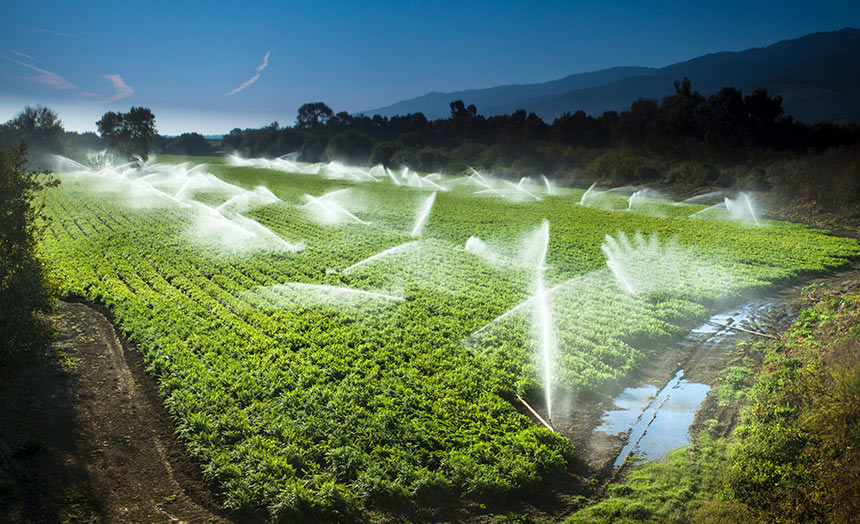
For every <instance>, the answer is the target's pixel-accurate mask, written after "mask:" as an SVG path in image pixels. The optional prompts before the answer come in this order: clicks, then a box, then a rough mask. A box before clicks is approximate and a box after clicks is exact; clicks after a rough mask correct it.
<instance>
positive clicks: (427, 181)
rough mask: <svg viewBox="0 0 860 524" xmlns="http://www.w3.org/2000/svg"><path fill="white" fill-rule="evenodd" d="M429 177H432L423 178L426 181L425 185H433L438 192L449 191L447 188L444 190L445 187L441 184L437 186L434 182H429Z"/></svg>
mask: <svg viewBox="0 0 860 524" xmlns="http://www.w3.org/2000/svg"><path fill="white" fill-rule="evenodd" d="M429 176H430V175H427V176H425V177H424V178H423V180H424V183H425V184H430V185H431V186H433V187H434V188H435V189H436V190H437V191H447V189H446V188H444V187H442V186H440V185H439V184H437V183H436V182H433V181H432V180H429V179H428V177H429Z"/></svg>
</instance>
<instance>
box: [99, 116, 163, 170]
mask: <svg viewBox="0 0 860 524" xmlns="http://www.w3.org/2000/svg"><path fill="white" fill-rule="evenodd" d="M96 125H97V126H98V129H99V134H100V135H101V137H102V138H103V139H105V140H106V141H107V142H108V145H109V146H110V147H111V149H114V150H116V151H120V152H121V153H123V154H124V155H125V156H126V157H128V158H129V159H131V158H134V157H135V156H139V157H140V158H143V159H144V160H145V159H147V158H149V151H150V148H151V146H152V142H153V140H154V139H155V115H153V114H152V111H150V110H149V109H148V108H145V107H132V108H131V109H130V110H129V112H128V113H114V112H113V111H108V112H107V113H105V114H104V115H103V116H102V118H101V120H99V121H98V122H96Z"/></svg>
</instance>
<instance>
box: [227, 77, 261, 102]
mask: <svg viewBox="0 0 860 524" xmlns="http://www.w3.org/2000/svg"><path fill="white" fill-rule="evenodd" d="M259 79H260V73H257V74H256V75H254V76H252V77H251V78H249V79H248V81H247V82H242V85H240V86H239V87H237V88H236V89H234V90H232V91H229V92H228V93H227V94H226V95H225V96H232V95H235V94H236V93H238V92H239V91H241V90H243V89H245V88H246V87H248V86H249V85H251V84H253V83H254V82H256V81H257V80H259Z"/></svg>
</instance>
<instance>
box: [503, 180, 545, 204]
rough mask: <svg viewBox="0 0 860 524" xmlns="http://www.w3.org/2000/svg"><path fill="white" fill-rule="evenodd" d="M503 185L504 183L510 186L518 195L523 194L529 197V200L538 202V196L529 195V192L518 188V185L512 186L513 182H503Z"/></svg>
mask: <svg viewBox="0 0 860 524" xmlns="http://www.w3.org/2000/svg"><path fill="white" fill-rule="evenodd" d="M520 182H522V180H520ZM505 183H506V184H508V185H510V186H511V187H513V188H514V190H516V191H519V192H520V193H523V194H525V195H526V196H529V197H531V198H533V199H535V200H540V197H538V196H536V195H535V194H533V193H531V192H529V191H527V190H526V189H524V188H522V187H520V185H519V184H514V183H513V182H508V181H507V180H505Z"/></svg>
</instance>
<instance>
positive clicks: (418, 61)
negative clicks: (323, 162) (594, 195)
mask: <svg viewBox="0 0 860 524" xmlns="http://www.w3.org/2000/svg"><path fill="white" fill-rule="evenodd" d="M0 12H2V15H3V16H0V121H6V120H8V119H9V118H12V117H13V116H14V115H15V114H16V113H17V112H18V111H20V110H21V109H22V108H23V107H24V105H27V104H31V105H32V104H37V103H40V104H43V105H48V106H49V107H52V108H53V109H55V110H56V111H57V112H58V113H59V115H60V117H61V118H62V119H63V121H64V124H65V127H66V128H67V129H72V130H78V131H86V130H95V123H94V122H95V121H96V120H97V119H98V118H99V117H100V116H101V115H102V114H103V113H104V112H105V111H110V110H121V111H127V110H128V109H129V107H131V106H132V105H135V106H146V107H149V108H151V109H152V110H153V112H154V113H155V115H156V124H157V127H158V130H159V132H161V133H164V134H177V133H180V132H183V131H198V132H202V133H224V132H228V131H229V130H230V129H232V128H233V127H242V128H244V127H259V126H262V125H266V124H268V123H270V122H272V121H275V120H277V121H278V122H280V123H281V124H282V125H287V124H291V123H292V122H293V120H294V119H295V115H296V110H297V108H298V107H299V106H300V105H301V104H303V103H305V102H314V101H324V102H326V103H327V104H328V105H329V106H331V107H332V108H333V109H334V110H335V111H349V112H358V111H361V110H366V109H373V108H376V107H380V106H383V105H388V104H390V103H393V102H396V101H398V100H402V99H404V98H411V97H414V96H419V95H422V94H425V93H427V92H429V91H454V90H460V89H468V88H478V87H490V86H494V85H501V84H510V83H530V82H543V81H548V80H553V79H556V78H560V77H563V76H566V75H569V74H572V73H578V72H585V71H592V70H597V69H603V68H606V67H612V66H617V65H643V66H664V65H668V64H671V63H674V62H678V61H682V60H686V59H690V58H694V57H696V56H699V55H702V54H705V53H709V52H716V51H724V50H741V49H746V48H749V47H758V46H763V45H768V44H771V43H773V42H776V41H779V40H784V39H788V38H795V37H798V36H802V35H804V34H808V33H812V32H816V31H832V30H836V29H841V28H843V27H860V2H856V0H855V1H854V2H848V1H846V2H822V3H815V4H814V3H813V2H808V1H806V2H801V1H792V0H785V1H783V2H750V1H746V2H735V1H724V2H714V3H707V4H705V3H697V2H683V1H657V2H627V1H624V2H620V1H619V2H605V1H603V2H600V1H594V2H591V1H587V2H516V1H508V2H505V1H498V2H405V1H404V2H394V1H392V2H381V1H380V2H324V1H319V2H306V1H305V2H284V1H281V2H251V1H248V2H243V3H239V2H231V3H227V2H217V1H212V2H191V1H182V0H174V1H172V2H159V1H147V2H133V1H129V2H116V1H114V2H97V1H87V2H41V1H33V0H30V1H27V2H14V3H7V5H4V6H3V7H2V8H0ZM267 55H268V59H267V60H266V59H265V58H266V56H267ZM256 75H259V76H256ZM244 84H247V85H246V86H245V87H244V88H242V89H240V88H241V87H242V86H243V85H244ZM237 90H238V91H237ZM228 93H229V94H228Z"/></svg>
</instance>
